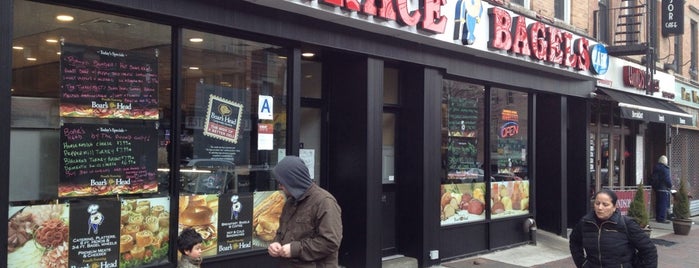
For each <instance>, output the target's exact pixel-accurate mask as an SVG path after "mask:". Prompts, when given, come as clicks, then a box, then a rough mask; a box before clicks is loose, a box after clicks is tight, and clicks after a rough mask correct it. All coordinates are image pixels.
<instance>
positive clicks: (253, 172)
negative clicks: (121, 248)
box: [179, 30, 314, 256]
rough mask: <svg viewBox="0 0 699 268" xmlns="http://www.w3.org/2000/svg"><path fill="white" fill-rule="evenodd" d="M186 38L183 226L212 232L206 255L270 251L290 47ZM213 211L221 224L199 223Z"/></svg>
mask: <svg viewBox="0 0 699 268" xmlns="http://www.w3.org/2000/svg"><path fill="white" fill-rule="evenodd" d="M183 38H184V39H183V40H182V42H183V51H182V55H183V60H182V64H183V66H182V68H183V76H184V81H183V86H184V89H183V91H182V94H183V98H182V99H183V103H182V104H181V107H182V116H181V117H182V119H183V125H182V133H181V135H182V136H181V137H180V140H181V148H180V149H181V156H180V157H181V163H179V166H180V171H181V176H180V177H181V178H180V179H181V180H180V189H181V193H182V196H181V197H180V211H182V213H181V214H180V217H179V223H180V227H183V226H200V227H201V226H204V227H205V229H203V230H200V234H206V235H207V237H208V239H205V242H206V243H205V244H206V245H207V246H210V247H207V248H206V250H205V251H204V252H203V253H202V255H203V256H212V255H221V254H231V253H238V252H245V251H249V250H254V249H266V248H267V246H268V245H269V243H271V240H272V239H273V238H274V234H275V233H276V228H277V227H278V221H279V215H280V214H279V212H280V211H281V206H283V204H284V195H283V194H281V192H280V191H277V185H276V182H275V181H274V178H273V177H272V174H271V171H272V168H274V166H275V164H276V163H277V162H278V161H279V159H281V158H282V157H284V156H285V155H286V150H285V149H286V140H285V138H286V125H287V117H286V116H287V114H286V109H287V108H286V100H285V98H286V95H287V94H286V77H287V76H286V71H287V69H286V68H287V66H286V55H285V50H284V49H281V48H279V47H276V46H272V45H267V44H263V43H257V42H252V41H247V40H242V39H236V38H231V37H225V36H220V35H214V34H209V33H204V32H198V31H192V30H184V31H183ZM303 152H304V151H302V152H301V153H302V155H301V157H302V158H303V157H304V154H303ZM306 157H307V158H309V159H310V160H309V163H313V156H312V155H311V156H310V157H308V156H306ZM310 172H311V174H314V170H312V169H311V170H310ZM219 207H221V208H225V209H219ZM209 211H211V215H210V216H207V217H205V218H206V219H218V220H219V221H220V222H221V224H216V221H212V222H213V226H212V225H211V224H210V223H209V222H204V224H203V225H200V224H199V223H201V222H199V221H197V220H196V219H198V218H199V217H198V216H197V215H198V213H202V212H205V213H208V212H209ZM188 224H189V225H188ZM212 245H213V246H212Z"/></svg>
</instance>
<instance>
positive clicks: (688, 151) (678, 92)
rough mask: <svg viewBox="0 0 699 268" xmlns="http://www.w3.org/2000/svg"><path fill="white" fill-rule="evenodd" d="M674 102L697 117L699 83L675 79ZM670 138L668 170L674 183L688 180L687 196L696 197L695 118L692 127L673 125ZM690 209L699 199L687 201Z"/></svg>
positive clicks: (698, 180) (698, 148)
mask: <svg viewBox="0 0 699 268" xmlns="http://www.w3.org/2000/svg"><path fill="white" fill-rule="evenodd" d="M674 93H675V98H674V100H675V103H677V105H678V106H679V107H680V108H682V110H684V111H685V112H686V113H688V114H691V115H693V116H694V120H697V118H699V86H698V85H697V84H696V83H687V82H682V81H679V80H678V81H676V83H675V92H674ZM669 132H670V134H669V137H670V153H669V155H670V159H672V161H671V162H670V172H671V177H672V183H673V185H677V186H679V182H680V179H685V180H687V182H688V184H687V185H688V186H689V191H690V196H699V195H698V194H699V176H697V175H696V174H695V172H694V170H696V168H697V166H696V165H697V163H698V162H697V161H698V160H697V155H698V154H697V152H699V146H697V143H696V142H695V141H696V140H697V138H699V129H698V128H697V122H696V121H695V123H694V125H693V126H684V125H673V126H672V127H671V128H670V129H669ZM690 202H692V206H691V207H693V208H697V207H699V206H697V205H698V204H699V200H697V199H696V198H695V199H693V200H690ZM697 214H699V210H697V209H694V210H692V215H697Z"/></svg>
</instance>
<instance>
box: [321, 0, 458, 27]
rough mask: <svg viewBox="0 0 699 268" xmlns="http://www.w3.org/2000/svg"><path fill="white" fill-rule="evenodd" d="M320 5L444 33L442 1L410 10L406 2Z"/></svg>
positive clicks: (350, 0)
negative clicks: (341, 8)
mask: <svg viewBox="0 0 699 268" xmlns="http://www.w3.org/2000/svg"><path fill="white" fill-rule="evenodd" d="M319 2H320V3H323V4H328V5H333V6H338V7H343V8H346V9H349V10H352V11H358V12H360V13H364V14H366V15H371V16H377V17H380V18H383V19H386V20H392V21H397V22H398V23H400V24H402V25H407V26H418V27H419V28H420V29H422V30H426V31H429V32H433V33H444V29H445V28H446V25H447V18H446V17H445V16H442V15H441V8H442V6H443V5H445V4H446V1H444V0H428V1H421V3H422V6H421V7H419V8H415V9H412V10H411V8H410V7H409V5H408V2H410V1H408V0H392V1H385V0H364V3H361V4H360V3H359V1H358V0H319Z"/></svg>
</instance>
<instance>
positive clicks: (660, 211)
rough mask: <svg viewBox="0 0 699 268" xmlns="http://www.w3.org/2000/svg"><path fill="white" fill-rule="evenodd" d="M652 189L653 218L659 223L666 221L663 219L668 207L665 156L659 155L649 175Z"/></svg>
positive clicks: (668, 196) (669, 181)
mask: <svg viewBox="0 0 699 268" xmlns="http://www.w3.org/2000/svg"><path fill="white" fill-rule="evenodd" d="M651 178H652V180H653V181H654V182H653V183H652V186H653V190H655V220H656V221H657V222H659V223H668V222H669V221H667V220H666V219H665V217H666V216H667V209H668V208H669V207H670V189H672V180H670V167H668V165H667V156H664V155H661V156H660V158H658V163H657V164H656V165H655V167H654V168H653V173H652V175H651Z"/></svg>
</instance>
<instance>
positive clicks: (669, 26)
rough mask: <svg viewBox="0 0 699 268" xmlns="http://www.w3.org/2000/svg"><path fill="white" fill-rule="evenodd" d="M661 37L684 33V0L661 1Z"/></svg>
mask: <svg viewBox="0 0 699 268" xmlns="http://www.w3.org/2000/svg"><path fill="white" fill-rule="evenodd" d="M660 12H661V16H662V18H661V22H660V27H662V28H661V32H662V34H663V36H669V35H681V34H683V33H684V0H663V1H662V2H661V6H660Z"/></svg>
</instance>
